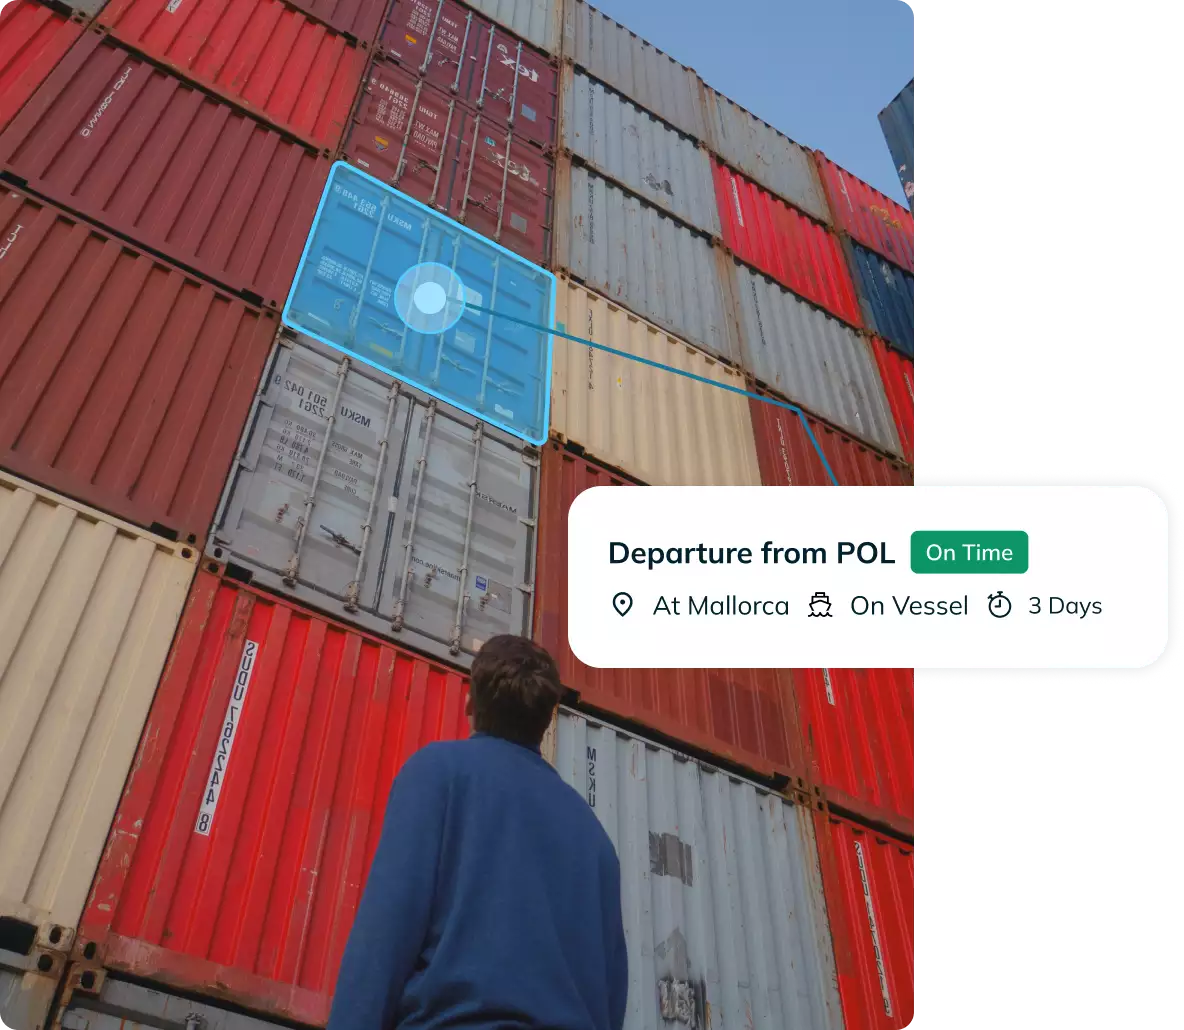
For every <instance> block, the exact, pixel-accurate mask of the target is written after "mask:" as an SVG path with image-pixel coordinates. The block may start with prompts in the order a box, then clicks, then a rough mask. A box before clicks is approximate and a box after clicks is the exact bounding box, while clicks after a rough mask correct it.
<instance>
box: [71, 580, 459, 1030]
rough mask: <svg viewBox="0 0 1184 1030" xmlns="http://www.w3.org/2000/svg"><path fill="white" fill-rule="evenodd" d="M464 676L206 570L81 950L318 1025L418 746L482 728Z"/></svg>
mask: <svg viewBox="0 0 1184 1030" xmlns="http://www.w3.org/2000/svg"><path fill="white" fill-rule="evenodd" d="M466 690H467V684H466V681H465V679H464V677H462V676H461V675H460V674H459V673H457V672H455V671H452V670H450V669H447V668H445V667H443V666H441V665H438V664H436V663H434V662H431V661H428V660H427V659H424V658H420V657H418V656H416V655H413V654H412V653H411V652H409V651H404V650H402V649H400V648H398V647H395V646H394V645H393V644H390V643H387V642H385V641H382V640H379V639H377V638H376V637H370V636H367V635H365V634H363V633H359V632H358V631H357V630H355V629H351V628H350V627H348V626H346V625H343V624H342V623H338V622H333V621H330V620H328V619H326V618H324V617H323V616H320V615H316V614H314V613H312V612H309V611H306V610H303V609H300V608H295V607H293V606H291V605H288V604H285V603H284V602H282V601H280V600H279V599H277V598H274V597H271V596H268V595H266V594H263V593H260V592H258V591H255V590H252V589H250V588H248V587H244V586H242V585H240V584H237V583H234V582H232V581H230V580H226V579H222V578H220V577H219V576H217V575H213V574H211V573H209V572H206V571H202V572H199V573H198V577H197V579H196V581H195V583H194V586H193V589H192V591H191V593H190V596H189V599H188V601H187V602H186V606H185V613H184V615H183V616H182V619H181V624H180V627H179V629H178V631H177V636H176V639H175V640H174V642H173V649H172V652H171V654H170V656H169V660H168V663H167V664H166V666H165V672H164V675H163V676H162V677H161V682H160V687H159V688H158V690H157V694H156V698H155V700H154V701H153V704H152V710H151V712H150V713H149V715H148V721H147V724H146V725H145V728H144V734H143V737H142V739H141V741H140V748H139V751H138V753H137V755H136V759H135V762H134V764H133V766H132V772H131V774H130V775H129V777H128V781H127V784H126V786H125V787H124V792H123V798H122V800H121V801H120V805H119V810H118V812H117V813H116V816H115V821H114V823H113V825H112V828H111V833H110V836H109V837H108V840H107V845H106V847H105V849H104V852H103V857H102V860H101V862H100V864H99V869H98V872H97V873H96V875H95V880H94V884H93V886H92V888H91V894H90V899H89V901H88V902H87V906H86V910H85V911H84V913H83V916H82V921H81V924H80V927H79V931H78V939H77V941H76V943H75V946H74V947H75V955H77V956H87V957H89V958H91V959H93V960H94V961H98V962H102V963H103V964H105V966H106V967H107V968H108V969H118V970H121V971H123V972H126V973H131V974H134V975H136V976H141V977H145V978H148V979H151V980H156V981H162V982H164V983H166V984H171V985H173V986H175V987H179V988H183V989H186V990H190V991H194V992H197V993H200V994H205V995H209V996H213V997H218V998H227V999H230V1000H232V1001H234V1002H236V1003H238V1004H240V1005H243V1006H246V1007H248V1008H252V1009H256V1010H259V1011H263V1012H268V1013H272V1014H274V1015H278V1016H283V1017H286V1018H289V1019H292V1020H297V1021H300V1022H304V1023H309V1024H312V1025H316V1026H320V1025H323V1024H324V1023H325V1021H326V1020H327V1018H328V1015H329V1006H330V1003H331V1001H332V996H333V987H334V983H335V981H336V978H337V970H338V966H339V965H340V962H341V954H342V951H343V950H344V948H345V942H346V939H347V937H348V935H349V930H350V926H351V924H352V923H353V918H354V913H355V911H356V910H357V905H358V900H359V898H360V895H361V890H362V887H363V885H364V884H365V882H366V874H367V872H368V870H369V867H370V862H371V860H372V859H373V856H374V850H375V848H376V847H377V844H378V835H379V832H380V830H381V829H382V819H383V814H384V812H385V809H386V801H387V795H388V794H389V792H390V786H391V783H392V782H393V780H394V777H395V774H396V773H397V772H398V771H399V769H400V768H401V766H402V765H403V763H404V762H405V761H406V760H407V758H408V757H409V756H410V755H411V754H412V753H413V752H415V751H416V750H418V749H419V748H420V747H421V746H423V745H424V744H427V743H429V742H431V741H436V740H454V739H458V738H463V737H467V736H468V735H469V725H468V719H467V718H466V716H465V715H464V701H465V694H466ZM215 756H218V757H217V758H216V757H215ZM223 756H224V757H223Z"/></svg>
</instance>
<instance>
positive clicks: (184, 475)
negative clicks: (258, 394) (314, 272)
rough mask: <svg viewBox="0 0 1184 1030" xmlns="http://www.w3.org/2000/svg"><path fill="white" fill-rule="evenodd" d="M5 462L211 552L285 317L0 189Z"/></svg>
mask: <svg viewBox="0 0 1184 1030" xmlns="http://www.w3.org/2000/svg"><path fill="white" fill-rule="evenodd" d="M0 244H2V245H0V467H4V468H7V469H10V470H12V471H13V472H15V473H17V474H18V475H21V476H24V477H26V478H28V479H32V480H34V481H36V482H39V483H43V484H45V485H46V486H49V487H50V488H52V489H54V490H59V491H61V492H62V493H64V494H67V495H69V496H71V497H76V498H78V499H80V500H82V501H84V502H86V503H87V504H91V505H94V506H95V507H96V508H101V509H103V510H105V511H108V512H111V513H112V514H114V515H117V516H119V517H120V518H124V519H127V520H128V521H129V522H135V523H137V524H139V525H141V526H145V527H148V528H154V529H155V530H156V531H158V532H160V533H163V534H165V535H167V536H171V537H173V538H175V539H178V540H181V541H183V542H187V543H191V544H194V545H196V546H198V547H200V546H201V545H202V543H203V542H204V540H205V535H206V531H207V530H208V529H209V525H210V521H211V519H212V518H213V516H214V511H215V509H216V508H217V505H218V496H219V494H220V493H221V491H222V485H223V482H224V481H225V479H226V473H227V471H228V469H229V468H230V463H231V461H232V460H233V458H234V453H235V447H236V445H237V442H238V437H239V434H240V432H241V431H242V425H243V422H244V420H245V419H246V417H247V412H248V411H249V410H250V407H251V398H252V397H253V396H254V393H255V387H256V384H257V383H258V380H259V374H260V372H261V371H262V370H263V363H264V361H265V360H266V358H267V353H268V350H269V348H270V346H271V342H272V339H273V338H274V336H275V332H276V327H277V325H278V319H277V318H276V316H275V315H273V314H270V313H267V312H262V311H259V310H258V309H257V308H253V307H250V306H249V305H247V304H244V303H243V302H242V301H241V300H239V299H237V298H235V297H232V296H230V295H228V294H226V293H223V292H221V291H219V290H216V289H215V288H214V287H212V286H210V285H209V284H208V283H205V282H203V281H202V280H200V279H197V278H195V277H194V276H192V275H188V274H187V273H185V272H182V271H180V270H179V269H178V268H176V267H174V266H173V265H170V264H167V263H166V262H164V261H161V260H159V259H158V258H154V257H150V256H149V255H147V254H145V253H143V252H142V251H140V250H137V249H136V248H134V247H132V246H131V245H130V244H126V243H123V242H122V241H120V240H116V239H114V238H113V237H111V236H110V235H108V234H107V233H104V232H101V231H100V230H98V229H96V228H94V227H92V226H90V225H87V224H86V223H85V222H82V221H80V220H79V219H77V218H74V217H73V216H71V215H68V214H66V213H65V212H63V211H61V210H59V209H57V208H54V207H52V206H50V205H49V204H45V203H43V202H42V201H40V200H37V199H35V198H33V197H29V196H27V195H25V194H23V193H20V192H18V191H16V190H9V189H4V190H3V191H2V192H0Z"/></svg>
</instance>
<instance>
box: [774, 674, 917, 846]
mask: <svg viewBox="0 0 1184 1030" xmlns="http://www.w3.org/2000/svg"><path fill="white" fill-rule="evenodd" d="M793 675H794V694H795V696H796V697H797V702H798V724H799V725H800V726H801V729H802V737H803V739H804V740H805V742H806V747H807V749H808V751H809V754H810V763H811V777H810V778H811V780H812V781H813V782H814V783H816V784H818V785H820V786H821V787H822V788H823V789H824V791H825V795H826V799H827V801H829V802H830V803H831V804H832V805H835V806H838V807H841V808H843V809H844V810H846V811H848V812H850V813H852V814H853V815H855V816H857V817H858V818H860V819H862V820H864V821H866V822H873V823H883V824H884V825H885V826H887V827H888V828H889V829H891V830H893V831H895V832H898V833H902V834H904V835H905V836H909V837H911V836H912V833H913V670H912V669H795V670H794V673H793Z"/></svg>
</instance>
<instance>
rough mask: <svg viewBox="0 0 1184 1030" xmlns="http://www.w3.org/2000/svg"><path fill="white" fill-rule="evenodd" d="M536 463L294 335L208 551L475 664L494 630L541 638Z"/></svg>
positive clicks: (486, 431) (512, 443)
mask: <svg viewBox="0 0 1184 1030" xmlns="http://www.w3.org/2000/svg"><path fill="white" fill-rule="evenodd" d="M331 420H332V421H331ZM538 469H539V460H538V452H537V451H535V450H534V449H533V448H530V447H526V446H525V445H524V444H523V442H522V441H521V440H517V439H515V438H513V437H511V436H509V435H507V434H506V433H503V432H501V431H500V430H497V429H494V428H493V427H492V426H489V425H487V424H486V423H484V422H481V421H478V420H477V419H475V418H473V417H472V416H471V415H466V414H464V413H463V412H460V411H458V410H457V409H455V408H451V407H448V406H447V405H445V404H441V403H439V402H438V401H435V400H432V399H431V398H429V397H427V396H426V395H425V394H423V393H420V392H419V391H417V390H414V389H412V388H411V387H409V386H407V385H406V384H405V383H401V382H400V381H399V380H397V379H394V378H392V377H390V376H388V375H384V374H383V373H381V372H379V371H377V370H376V369H373V368H371V367H370V366H369V365H364V364H361V363H360V362H357V361H351V359H349V358H347V357H345V356H344V355H343V354H341V353H340V352H339V351H335V350H332V349H331V348H329V347H326V346H324V345H322V344H319V343H317V342H316V341H314V340H310V339H306V338H304V337H301V338H299V339H297V340H289V339H286V338H285V339H283V340H281V342H280V343H279V344H278V345H277V346H276V348H275V351H274V352H273V354H272V358H271V361H270V362H269V364H268V368H267V372H266V373H265V374H264V378H263V384H262V386H261V390H260V397H259V400H258V402H257V403H256V405H255V408H254V410H253V411H252V414H251V418H250V419H249V420H248V423H247V429H246V432H245V434H244V438H243V443H242V447H241V448H240V451H239V459H238V461H237V463H236V467H235V469H234V471H233V472H232V473H231V477H230V480H229V482H228V483H227V485H226V492H225V494H224V495H223V501H222V504H221V506H220V507H219V509H218V517H217V519H216V520H215V523H214V528H213V531H212V533H211V537H210V542H209V543H208V544H207V545H206V551H207V553H209V554H210V555H211V556H212V557H214V558H215V559H217V560H226V561H231V562H236V563H239V564H241V565H243V566H246V567H247V568H248V569H249V570H250V572H251V574H252V575H253V576H254V577H255V581H256V582H258V583H260V584H262V585H264V586H266V588H267V589H269V590H273V591H275V592H277V593H281V594H286V595H288V596H290V597H294V598H295V599H296V600H297V601H298V602H299V603H301V604H307V605H310V606H311V607H314V608H321V609H324V610H326V611H329V612H330V613H332V614H334V615H337V616H338V617H341V618H345V619H347V620H348V621H350V622H352V623H356V624H358V625H360V626H362V627H363V628H365V629H368V630H370V631H372V632H375V633H380V634H383V635H386V636H394V637H396V639H398V640H399V641H400V642H401V643H405V644H408V645H410V646H412V647H415V648H417V649H419V650H421V651H426V652H428V653H429V654H434V655H436V656H437V657H439V658H443V659H445V660H446V661H452V662H457V663H460V664H462V665H465V666H467V665H468V664H469V663H470V662H471V661H472V658H473V655H474V654H475V653H476V652H477V651H478V650H479V649H480V647H481V645H482V643H484V642H485V641H486V640H488V639H489V638H490V637H492V636H494V635H496V634H498V633H516V634H518V635H520V636H525V637H528V636H530V630H531V615H532V608H533V604H532V600H533V595H532V590H533V583H534V571H535V541H536V537H535V517H536V511H537V505H538V489H539V485H538V482H539V471H538Z"/></svg>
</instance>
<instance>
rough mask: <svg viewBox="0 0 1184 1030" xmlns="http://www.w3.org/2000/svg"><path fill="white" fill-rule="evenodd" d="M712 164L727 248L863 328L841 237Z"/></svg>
mask: <svg viewBox="0 0 1184 1030" xmlns="http://www.w3.org/2000/svg"><path fill="white" fill-rule="evenodd" d="M712 164H713V167H714V173H715V198H716V203H717V204H718V206H719V214H720V223H721V224H722V226H723V234H724V243H725V244H726V246H727V247H728V248H729V249H730V250H731V251H732V252H733V253H734V254H735V255H736V256H737V257H738V258H740V260H741V261H747V262H748V263H749V264H750V265H755V266H756V267H757V268H759V269H760V270H761V271H762V272H765V273H767V274H768V275H771V276H772V277H773V278H774V279H776V280H777V281H778V282H779V283H781V284H782V285H784V286H788V287H789V288H790V289H791V290H793V291H794V293H796V294H798V295H799V296H801V297H805V298H806V300H808V301H811V302H812V303H814V304H817V305H818V306H819V307H822V308H826V310H827V311H829V312H830V313H831V314H832V315H837V316H838V317H839V318H841V319H843V320H844V321H845V322H848V323H850V324H851V325H853V326H855V327H856V328H857V329H858V328H861V327H862V326H863V316H862V314H861V313H860V308H859V297H858V296H857V295H856V293H855V282H854V280H853V279H852V278H851V270H850V269H849V268H848V267H847V260H846V258H845V257H844V256H843V248H842V246H841V244H840V243H839V239H838V237H837V236H835V235H834V233H832V232H831V231H830V230H829V229H827V228H826V226H824V225H820V224H819V223H818V222H814V221H811V220H810V219H809V218H807V217H806V216H805V215H804V214H802V213H801V212H800V211H798V209H797V208H794V207H790V206H789V205H788V204H786V203H785V201H783V200H781V199H780V198H779V197H776V196H774V195H773V194H772V193H769V192H767V191H766V190H763V189H761V188H760V187H759V186H758V185H757V184H756V183H754V182H752V181H751V180H749V179H746V178H745V177H744V176H743V175H740V174H739V173H738V172H734V171H732V169H730V168H728V167H727V166H726V165H722V164H720V163H719V162H718V161H713V162H712Z"/></svg>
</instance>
